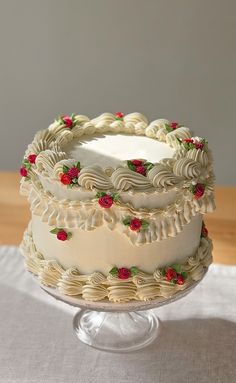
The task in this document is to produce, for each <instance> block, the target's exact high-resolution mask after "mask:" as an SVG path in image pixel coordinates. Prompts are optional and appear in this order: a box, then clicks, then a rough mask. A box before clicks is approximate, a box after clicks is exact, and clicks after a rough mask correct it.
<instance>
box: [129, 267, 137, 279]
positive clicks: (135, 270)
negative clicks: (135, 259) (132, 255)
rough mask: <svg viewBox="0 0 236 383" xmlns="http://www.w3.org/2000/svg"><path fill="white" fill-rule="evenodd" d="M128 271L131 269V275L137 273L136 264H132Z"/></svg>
mask: <svg viewBox="0 0 236 383" xmlns="http://www.w3.org/2000/svg"><path fill="white" fill-rule="evenodd" d="M130 271H131V275H132V277H134V276H135V275H137V274H138V268H137V267H136V266H132V267H131V269H130Z"/></svg>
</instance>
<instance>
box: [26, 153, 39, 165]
mask: <svg viewBox="0 0 236 383" xmlns="http://www.w3.org/2000/svg"><path fill="white" fill-rule="evenodd" d="M36 157H37V155H36V154H30V155H29V156H28V157H27V160H28V161H29V162H30V163H31V164H35V160H36Z"/></svg>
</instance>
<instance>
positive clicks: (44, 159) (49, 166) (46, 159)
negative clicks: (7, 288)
mask: <svg viewBox="0 0 236 383" xmlns="http://www.w3.org/2000/svg"><path fill="white" fill-rule="evenodd" d="M64 159H66V153H64V152H53V151H51V150H45V151H44V152H41V153H39V154H38V156H37V158H36V172H37V173H39V174H41V175H43V176H47V175H48V173H51V174H52V173H53V169H54V166H55V164H57V163H58V162H60V161H61V160H64Z"/></svg>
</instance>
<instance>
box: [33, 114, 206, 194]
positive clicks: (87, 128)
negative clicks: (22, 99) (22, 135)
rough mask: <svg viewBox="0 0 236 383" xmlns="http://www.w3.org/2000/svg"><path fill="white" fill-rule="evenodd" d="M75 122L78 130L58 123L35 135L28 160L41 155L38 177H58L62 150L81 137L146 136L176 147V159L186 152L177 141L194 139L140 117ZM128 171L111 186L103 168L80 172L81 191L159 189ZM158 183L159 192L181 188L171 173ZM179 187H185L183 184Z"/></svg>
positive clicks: (202, 157) (196, 156) (201, 156)
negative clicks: (93, 189)
mask: <svg viewBox="0 0 236 383" xmlns="http://www.w3.org/2000/svg"><path fill="white" fill-rule="evenodd" d="M74 120H75V122H76V123H75V126H73V127H72V128H71V129H70V130H68V128H66V126H65V125H62V124H61V122H60V120H57V121H55V122H54V123H53V124H51V125H50V126H49V128H48V129H47V130H44V131H41V132H38V133H37V134H36V136H35V138H34V141H33V143H32V144H31V145H29V147H28V149H27V151H26V156H27V155H28V154H30V153H32V152H33V153H35V154H38V158H37V160H36V167H35V168H34V169H33V171H34V170H35V173H36V174H37V173H38V174H40V175H42V176H44V177H50V178H52V179H55V174H58V168H59V166H58V164H57V163H58V162H60V161H61V160H67V156H66V154H65V153H63V149H62V147H63V146H64V145H65V144H66V143H68V142H70V141H72V140H73V139H74V138H79V137H81V136H82V135H92V134H97V133H98V134H101V133H105V132H113V133H125V134H136V135H146V136H148V137H151V138H154V139H157V140H160V141H163V142H167V143H168V144H169V145H170V146H173V147H175V148H176V149H177V151H179V152H178V154H176V156H175V157H176V158H177V159H178V158H181V157H182V154H180V150H182V152H181V153H183V149H181V148H180V145H179V142H178V140H177V138H180V139H183V138H188V137H190V136H191V133H190V130H189V129H188V128H186V127H180V128H178V129H175V130H173V131H172V132H169V131H168V130H167V129H166V125H169V124H170V122H169V121H168V120H166V119H158V120H155V121H153V122H151V123H150V124H149V125H148V120H147V118H146V117H145V116H144V115H142V114H140V113H131V114H128V115H126V116H124V118H123V119H122V120H117V119H116V117H115V115H113V114H111V113H103V114H102V115H100V116H98V117H97V118H94V119H92V120H90V119H89V118H88V117H87V116H83V115H77V116H75V117H74ZM50 151H51V153H50ZM185 155H186V156H187V157H188V158H191V159H193V160H195V161H198V162H200V163H201V164H202V165H203V166H206V165H207V164H209V163H211V160H210V155H209V154H206V153H205V152H204V151H201V150H198V151H197V153H195V152H191V151H189V152H187V153H186V152H185ZM74 162H75V160H74ZM54 167H55V168H54ZM128 170H129V169H125V168H118V169H117V170H115V172H113V173H114V175H113V174H112V175H111V174H109V177H112V178H110V182H109V180H108V179H107V176H108V174H107V173H106V171H105V169H101V168H100V169H99V171H98V168H97V167H96V166H89V167H87V168H84V169H83V170H82V171H81V183H79V185H80V186H82V185H83V186H82V187H84V188H87V187H88V189H91V188H95V187H96V188H97V189H98V190H102V189H103V188H105V190H108V188H109V187H110V188H115V187H117V188H119V187H121V189H120V190H128V189H132V190H135V189H136V190H138V191H142V190H143V191H146V190H148V189H149V188H150V189H151V188H152V187H156V183H154V185H153V184H152V182H151V179H150V177H143V176H142V175H140V174H137V173H136V174H135V172H132V171H128ZM153 172H154V171H153ZM96 177H98V178H97V181H95V178H96ZM145 178H146V179H145ZM159 178H160V179H159ZM165 178H167V179H165ZM170 178H172V180H170ZM157 179H159V180H158V182H157V188H160V190H161V189H164V190H165V188H166V187H167V186H168V189H170V188H171V187H172V188H174V187H176V185H178V184H179V182H178V181H179V180H178V179H176V175H175V174H172V175H171V174H170V172H169V173H166V177H165V174H164V173H163V174H162V176H161V175H160V174H159V176H158V177H157ZM113 181H114V182H113ZM105 185H106V186H105ZM108 185H110V186H108ZM163 185H164V186H163ZM179 186H182V185H181V183H180V184H179ZM118 190H119V189H118Z"/></svg>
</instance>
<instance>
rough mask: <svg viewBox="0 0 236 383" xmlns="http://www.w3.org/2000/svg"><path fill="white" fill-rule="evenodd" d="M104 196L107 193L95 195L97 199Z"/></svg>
mask: <svg viewBox="0 0 236 383" xmlns="http://www.w3.org/2000/svg"><path fill="white" fill-rule="evenodd" d="M104 195H107V193H105V192H97V193H96V197H97V198H100V197H103V196H104Z"/></svg>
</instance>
